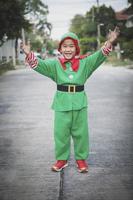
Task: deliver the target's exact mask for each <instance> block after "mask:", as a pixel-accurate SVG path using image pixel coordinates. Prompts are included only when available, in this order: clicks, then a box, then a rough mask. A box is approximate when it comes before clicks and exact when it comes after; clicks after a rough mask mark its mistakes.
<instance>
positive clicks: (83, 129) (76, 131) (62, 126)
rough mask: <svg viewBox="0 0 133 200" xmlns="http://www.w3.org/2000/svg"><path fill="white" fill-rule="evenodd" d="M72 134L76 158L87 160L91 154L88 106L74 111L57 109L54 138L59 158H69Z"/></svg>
mask: <svg viewBox="0 0 133 200" xmlns="http://www.w3.org/2000/svg"><path fill="white" fill-rule="evenodd" d="M71 136H72V138H73V142H74V153H75V159H76V160H85V159H86V158H87V157H88V154H89V138H88V116H87V108H83V109H81V110H72V111H63V112H59V111H55V123H54V139H55V156H56V159H57V160H68V159H69V156H70V144H71Z"/></svg>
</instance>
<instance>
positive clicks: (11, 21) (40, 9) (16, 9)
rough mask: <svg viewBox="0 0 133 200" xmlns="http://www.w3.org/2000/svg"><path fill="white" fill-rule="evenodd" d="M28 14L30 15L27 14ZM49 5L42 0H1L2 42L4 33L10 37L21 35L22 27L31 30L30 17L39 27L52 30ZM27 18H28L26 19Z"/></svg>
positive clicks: (0, 39)
mask: <svg viewBox="0 0 133 200" xmlns="http://www.w3.org/2000/svg"><path fill="white" fill-rule="evenodd" d="M27 14H28V15H27ZM47 14H48V6H47V5H45V4H44V3H43V2H42V0H13V1H11V0H6V1H5V0H0V30H1V31H0V43H1V44H2V43H3V35H4V34H5V33H6V35H7V36H8V39H12V38H18V37H20V36H21V29H22V28H24V29H25V30H26V31H30V30H31V27H32V26H31V23H30V19H29V20H28V18H29V15H30V18H32V19H34V22H36V26H37V28H38V29H40V30H43V32H44V31H45V29H48V30H49V32H50V31H51V28H52V27H51V24H50V23H48V22H47V17H46V16H47ZM26 18H27V19H26Z"/></svg>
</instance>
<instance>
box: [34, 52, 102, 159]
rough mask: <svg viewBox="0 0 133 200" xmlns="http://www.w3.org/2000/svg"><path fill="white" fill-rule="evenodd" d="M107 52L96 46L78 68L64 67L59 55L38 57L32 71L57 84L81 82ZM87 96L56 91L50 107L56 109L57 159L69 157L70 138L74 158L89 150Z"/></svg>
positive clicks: (83, 81)
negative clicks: (97, 49) (51, 57)
mask: <svg viewBox="0 0 133 200" xmlns="http://www.w3.org/2000/svg"><path fill="white" fill-rule="evenodd" d="M105 59H106V56H104V55H103V53H102V51H101V50H99V51H97V52H96V53H94V54H92V55H90V56H88V57H86V58H84V59H81V60H80V65H79V69H78V71H77V72H75V71H73V70H72V69H71V63H67V64H66V70H64V69H63V68H62V66H61V64H60V62H59V60H58V59H55V58H54V59H46V60H41V59H39V58H38V65H37V66H36V67H35V68H34V70H35V71H37V72H39V73H41V74H42V75H44V76H47V77H49V78H51V79H52V80H53V81H54V82H56V84H59V85H84V83H85V82H86V80H87V79H88V78H89V77H90V75H91V74H92V73H93V71H94V70H95V69H96V68H97V67H99V66H100V64H101V63H103V62H104V60H105ZM87 104H88V103H87V96H86V93H85V91H81V92H75V93H69V92H64V91H56V93H55V96H54V100H53V104H52V109H53V110H55V123H54V138H55V154H56V159H57V160H68V159H69V155H70V138H71V136H72V138H73V141H74V151H75V159H76V160H81V159H83V160H84V159H86V158H87V157H88V153H89V138H88V117H87Z"/></svg>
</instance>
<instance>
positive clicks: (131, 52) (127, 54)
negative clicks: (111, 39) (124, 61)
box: [121, 39, 133, 60]
mask: <svg viewBox="0 0 133 200" xmlns="http://www.w3.org/2000/svg"><path fill="white" fill-rule="evenodd" d="M121 49H122V51H123V53H122V57H123V58H129V59H131V60H133V39H132V40H130V42H123V43H122V44H121Z"/></svg>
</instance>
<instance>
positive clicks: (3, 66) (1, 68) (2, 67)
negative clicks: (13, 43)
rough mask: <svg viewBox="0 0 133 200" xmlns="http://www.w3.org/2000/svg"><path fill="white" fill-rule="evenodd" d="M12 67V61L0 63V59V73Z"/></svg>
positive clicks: (12, 68)
mask: <svg viewBox="0 0 133 200" xmlns="http://www.w3.org/2000/svg"><path fill="white" fill-rule="evenodd" d="M14 69H15V68H14V66H13V64H12V61H11V62H8V63H4V64H2V61H0V75H2V74H3V73H5V72H7V71H8V70H14Z"/></svg>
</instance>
